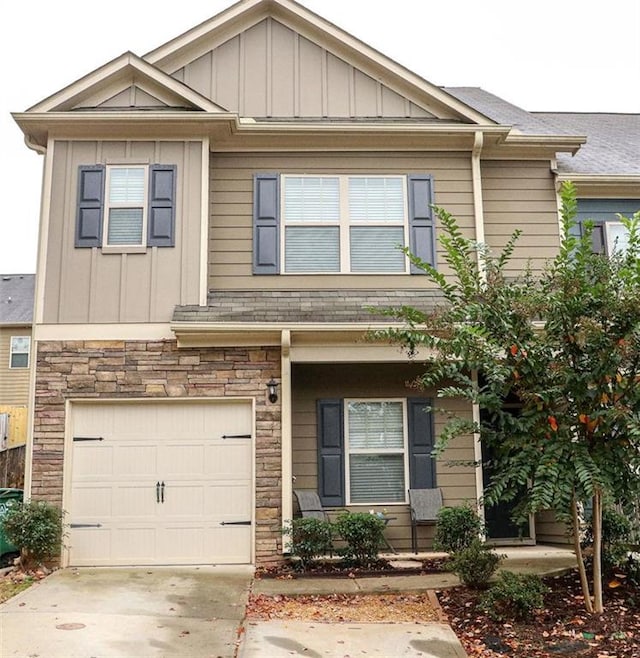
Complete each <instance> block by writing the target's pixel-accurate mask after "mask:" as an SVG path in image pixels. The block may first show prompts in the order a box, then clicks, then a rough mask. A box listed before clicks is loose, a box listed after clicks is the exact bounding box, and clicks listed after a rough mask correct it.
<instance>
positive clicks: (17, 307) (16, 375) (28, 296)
mask: <svg viewBox="0 0 640 658" xmlns="http://www.w3.org/2000/svg"><path fill="white" fill-rule="evenodd" d="M34 279H35V275H33V274H0V451H4V450H6V449H7V448H14V447H17V446H21V445H24V444H25V443H26V442H27V415H28V405H29V372H30V365H31V322H32V319H33V285H34ZM1 475H2V474H1V473H0V476H1Z"/></svg>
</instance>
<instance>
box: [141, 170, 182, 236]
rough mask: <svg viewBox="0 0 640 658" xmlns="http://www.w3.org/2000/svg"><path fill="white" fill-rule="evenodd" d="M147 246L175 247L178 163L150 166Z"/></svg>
mask: <svg viewBox="0 0 640 658" xmlns="http://www.w3.org/2000/svg"><path fill="white" fill-rule="evenodd" d="M147 223H148V230H147V246H149V247H173V246H174V245H175V240H176V237H175V232H176V231H175V226H176V165H158V164H155V165H151V166H150V167H149V217H148V222H147Z"/></svg>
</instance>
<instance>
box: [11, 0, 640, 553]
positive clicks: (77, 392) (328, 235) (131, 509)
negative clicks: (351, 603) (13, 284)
mask: <svg viewBox="0 0 640 658" xmlns="http://www.w3.org/2000/svg"><path fill="white" fill-rule="evenodd" d="M598 116H599V115H598ZM14 117H15V120H16V121H17V123H18V125H19V126H20V128H21V129H22V130H23V132H24V133H25V136H26V139H27V143H28V144H29V145H31V147H32V148H34V149H35V150H37V151H39V152H41V153H43V154H44V157H45V165H44V172H45V173H44V186H43V189H44V196H43V199H42V219H41V226H40V235H41V248H40V255H39V262H38V276H37V286H36V304H35V318H34V325H35V326H34V332H35V335H34V339H35V347H34V354H35V353H36V352H37V366H36V375H35V398H36V406H35V416H34V424H33V442H32V446H31V448H32V449H31V459H30V460H29V462H28V465H27V479H28V483H27V486H28V487H30V490H31V494H32V495H33V496H34V497H36V498H45V499H48V500H51V501H54V502H56V503H58V504H61V505H62V506H63V507H64V509H65V510H66V511H67V512H68V514H69V520H70V522H71V529H70V537H69V541H68V544H69V548H68V550H67V552H66V554H65V557H64V563H65V564H73V565H85V564H94V565H115V564H172V563H173V564H189V563H203V562H209V563H211V562H213V563H225V562H226V563H256V564H267V563H269V562H274V561H277V560H279V559H281V555H282V551H283V544H282V524H283V521H286V520H287V519H289V518H291V517H292V515H293V511H294V510H293V496H292V490H293V488H294V484H293V479H294V478H295V488H311V489H316V490H317V491H318V492H319V493H320V496H321V498H322V501H323V503H324V505H325V506H327V507H328V508H333V509H341V508H343V507H346V508H349V509H352V510H365V511H368V510H369V509H372V508H373V509H376V510H380V509H383V508H386V509H387V510H389V513H390V515H392V516H393V517H394V520H393V521H391V523H390V524H389V527H388V528H387V533H388V536H389V538H390V540H391V542H392V543H393V545H394V546H395V547H396V548H399V549H401V550H408V549H409V547H410V522H409V513H408V505H407V488H409V487H417V488H425V487H435V486H438V487H440V488H441V489H442V491H443V495H444V502H445V504H446V505H457V504H461V503H463V502H464V501H468V500H471V501H474V500H476V499H477V498H478V497H479V496H480V495H481V494H482V490H483V474H482V471H481V469H474V468H469V467H464V466H461V465H458V466H453V467H451V466H447V465H446V464H445V461H446V460H450V459H455V460H459V461H460V462H464V461H472V460H474V459H478V458H479V457H480V454H481V447H480V446H479V445H478V444H477V443H474V440H473V437H471V436H470V437H467V439H465V440H462V439H460V440H457V441H455V442H454V443H452V444H451V445H450V446H449V448H448V449H447V450H446V451H445V453H444V455H442V458H441V459H439V460H438V461H435V462H434V460H432V459H431V457H430V451H431V448H432V446H433V442H434V440H435V437H436V436H437V435H438V432H439V431H440V429H441V427H442V423H443V418H442V417H440V416H435V417H433V416H432V415H431V414H429V413H426V412H425V411H424V407H425V406H426V404H427V403H428V400H429V398H430V396H432V395H433V391H420V390H418V389H416V388H411V387H409V386H408V385H407V383H408V382H411V381H412V380H413V379H414V378H415V377H416V376H417V375H419V374H420V372H421V368H422V366H421V363H420V360H419V358H418V359H416V360H414V361H409V360H408V359H407V357H406V355H405V354H404V353H403V352H402V351H400V350H399V349H398V348H397V347H396V346H393V345H387V344H381V343H373V342H370V341H367V340H366V338H365V337H366V333H367V330H368V329H369V328H376V327H385V326H387V325H388V321H387V320H386V319H385V317H383V316H381V315H380V314H378V315H376V314H375V313H373V312H372V311H371V310H370V309H371V308H373V309H375V308H383V307H388V306H394V305H400V304H410V305H413V306H417V307H420V308H432V307H433V305H434V304H435V303H437V300H438V293H437V290H436V289H434V288H433V287H432V286H431V285H430V284H429V283H428V282H427V281H426V280H425V278H424V276H421V275H420V273H419V272H417V271H415V270H414V269H413V268H412V267H410V265H409V263H408V261H407V259H406V258H405V257H404V256H403V255H402V254H401V253H400V252H399V251H398V250H397V248H396V245H397V244H403V245H406V246H408V247H409V248H410V249H411V250H412V251H413V252H414V253H416V254H417V255H419V256H420V257H421V258H423V259H424V260H426V261H429V262H431V263H434V264H435V265H436V266H437V267H441V264H442V260H443V259H442V254H441V253H440V252H439V248H438V246H437V242H436V240H437V234H438V230H439V227H438V225H437V221H435V219H434V215H433V212H432V209H431V204H432V203H434V202H435V203H436V204H438V205H440V206H444V207H445V208H447V209H448V210H449V211H450V212H452V213H453V214H454V215H456V216H457V217H458V219H459V221H460V223H461V226H462V230H463V231H464V233H465V235H467V236H469V237H472V238H476V239H478V240H481V241H486V242H487V243H488V244H489V245H491V246H492V247H494V248H496V249H500V248H501V247H503V246H504V245H505V244H506V242H507V240H508V239H509V236H510V235H511V233H512V231H513V229H514V228H515V227H516V226H519V227H520V228H521V229H522V230H523V235H522V238H521V239H520V241H519V243H518V246H517V248H516V251H515V254H514V259H513V261H512V266H513V267H514V268H515V269H518V268H520V267H524V266H525V264H526V263H528V262H530V263H531V264H532V266H533V268H535V269H540V268H541V267H542V266H543V264H544V262H545V260H546V259H548V258H551V257H553V256H554V255H555V253H556V252H557V248H558V243H559V220H558V196H557V186H558V180H559V179H560V178H561V177H565V176H566V177H571V173H572V171H571V169H570V167H571V165H572V163H577V162H579V160H580V154H581V153H582V152H583V151H584V152H585V153H586V152H587V151H588V149H589V148H590V142H589V140H588V135H587V131H586V130H584V129H582V127H580V126H578V127H576V128H574V127H573V126H572V125H568V122H567V121H565V119H568V118H569V117H567V116H562V115H560V116H557V115H553V117H548V116H546V115H535V114H529V113H527V112H525V111H523V110H520V109H519V108H514V107H513V106H511V105H509V104H508V103H505V102H504V101H501V100H500V99H496V98H495V97H493V96H490V95H486V94H485V93H484V92H482V90H468V89H467V90H463V89H443V88H440V87H437V86H434V85H432V84H431V83H429V82H427V81H425V80H423V79H422V78H420V77H418V76H417V75H415V74H414V73H412V72H411V71H409V70H407V69H405V68H403V67H402V66H400V65H398V64H397V63H395V62H393V61H391V60H390V59H388V58H387V57H385V56H384V55H382V54H380V53H379V52H377V51H376V50H374V49H372V48H371V47H369V46H367V45H366V44H364V43H362V42H361V41H359V40H357V39H356V38H355V37H353V36H351V35H349V34H347V33H345V32H343V31H342V30H340V29H339V28H338V27H336V26H335V25H333V24H331V23H329V22H327V21H325V20H324V19H322V18H320V17H319V16H317V15H315V14H313V13H312V12H310V11H308V10H307V9H305V8H304V7H303V6H301V5H299V4H297V3H295V2H293V1H292V0H243V1H241V2H239V3H237V4H235V5H233V6H232V7H230V8H229V9H228V10H226V11H224V12H222V13H221V14H219V15H217V16H215V17H214V18H212V19H211V20H209V21H207V22H205V23H203V24H201V25H199V26H198V27H196V28H194V29H193V30H191V31H189V32H187V33H185V34H184V35H182V36H179V37H177V38H176V39H174V40H172V41H170V42H169V43H167V44H165V45H163V46H161V47H159V48H157V49H156V50H154V51H152V52H150V53H148V54H147V55H145V56H144V57H142V58H140V57H137V56H136V55H134V54H132V53H125V54H123V55H122V56H120V57H118V58H116V59H115V60H113V61H111V62H109V63H107V64H105V65H104V66H103V67H102V68H100V69H98V70H97V71H94V72H93V73H90V74H88V75H87V76H85V77H84V78H82V79H81V80H79V81H77V82H74V83H73V84H71V85H69V86H68V87H66V88H64V89H62V90H61V91H59V92H58V93H56V94H54V95H53V96H51V97H49V98H47V99H46V100H44V101H42V102H41V103H39V104H38V105H36V106H34V107H32V108H30V109H29V110H27V111H26V112H23V113H18V114H15V115H14ZM612 120H613V121H614V123H615V122H616V121H617V120H618V119H617V118H616V117H613V119H612ZM630 120H631V121H633V122H634V123H633V125H632V127H631V128H628V130H631V131H634V132H635V133H636V134H635V135H634V136H631V135H629V134H626V133H625V134H624V137H623V138H622V139H621V140H620V141H627V142H628V141H630V140H631V139H632V138H633V139H636V140H637V117H635V118H631V119H630ZM594 121H597V119H595V118H594ZM585 128H586V127H585ZM624 130H627V129H624ZM585 142H586V145H585ZM636 152H637V151H636ZM575 154H577V156H575ZM571 156H575V157H574V158H572V157H571ZM621 164H622V166H623V168H622V169H621V170H619V171H618V170H616V171H611V172H607V173H606V174H600V172H596V174H597V175H600V176H601V178H599V179H598V180H599V181H600V182H601V183H602V185H601V186H600V187H599V183H598V182H596V183H593V181H586V180H585V182H584V190H586V191H587V192H588V193H587V194H586V197H589V198H592V197H593V196H594V195H595V196H603V197H604V198H607V199H614V200H616V199H620V198H624V199H636V200H637V199H640V172H638V171H637V168H636V170H634V171H632V172H629V171H627V170H625V169H624V166H626V165H627V164H628V160H623V161H622V163H621ZM636 166H637V163H636ZM566 167H569V169H568V170H567V169H566ZM614 174H619V175H620V176H619V180H617V183H616V184H617V185H618V187H616V185H612V186H611V187H608V186H607V185H606V181H607V180H608V179H611V180H613V179H615V178H616V175H614ZM627 174H629V175H627ZM623 179H624V180H623ZM580 185H581V187H580V189H582V185H583V184H582V183H580ZM599 190H600V191H602V192H603V194H602V195H598V194H596V193H597V192H598V191H599ZM270 383H271V387H270ZM273 384H276V386H275V387H274V386H273ZM270 388H271V390H270ZM273 388H275V391H274V390H273ZM274 393H275V395H274ZM276 396H277V399H276ZM447 404H449V405H450V408H451V410H452V411H453V410H456V411H458V412H461V413H466V414H468V415H469V416H471V415H472V414H474V413H478V411H479V410H477V409H472V408H471V407H465V406H464V404H463V403H462V402H460V403H459V404H456V403H455V402H448V403H447ZM420 531H421V535H420V545H421V546H422V547H424V546H427V545H429V541H430V540H429V537H430V536H431V534H432V532H433V530H432V528H428V527H425V528H420ZM509 534H512V531H511V530H508V529H507V530H504V531H502V530H500V529H498V530H497V531H496V532H495V533H494V536H495V538H497V539H502V540H505V539H509V537H507V536H505V535H509ZM525 534H528V535H529V538H530V541H533V540H535V539H537V540H538V541H561V540H562V539H563V538H562V535H561V532H560V531H559V530H558V527H557V526H555V525H554V524H553V523H549V522H548V520H541V521H540V522H539V524H538V525H537V526H536V525H534V524H533V523H532V525H531V527H530V528H528V529H527V530H526V532H525ZM501 535H502V536H501ZM511 538H512V539H513V536H512V537H511Z"/></svg>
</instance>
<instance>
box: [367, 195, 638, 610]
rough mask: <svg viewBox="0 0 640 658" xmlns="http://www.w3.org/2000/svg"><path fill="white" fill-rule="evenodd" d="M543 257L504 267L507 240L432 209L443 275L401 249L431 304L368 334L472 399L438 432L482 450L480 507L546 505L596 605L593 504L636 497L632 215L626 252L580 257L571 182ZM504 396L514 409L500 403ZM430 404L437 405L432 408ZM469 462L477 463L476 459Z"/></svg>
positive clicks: (584, 249)
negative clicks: (484, 475) (584, 506)
mask: <svg viewBox="0 0 640 658" xmlns="http://www.w3.org/2000/svg"><path fill="white" fill-rule="evenodd" d="M562 201H563V206H562V220H563V221H562V232H561V233H562V234H561V244H560V250H559V253H558V255H557V257H556V258H555V259H554V260H553V261H552V262H550V263H548V264H547V266H546V267H545V268H544V270H543V271H542V273H538V274H534V273H532V272H531V271H525V272H523V273H522V274H521V275H519V276H517V277H510V276H508V274H507V269H508V268H507V266H508V264H509V261H510V259H511V256H512V253H513V250H514V247H515V245H516V242H517V240H518V237H519V233H520V232H519V231H515V232H514V234H513V235H512V237H511V239H510V240H509V242H508V243H507V246H506V248H505V249H504V250H503V251H502V253H501V254H499V255H494V254H492V253H491V251H490V250H489V249H488V248H487V247H486V246H485V245H483V244H478V243H476V242H474V241H472V240H469V239H467V238H465V237H464V236H463V234H462V232H461V231H460V229H459V227H458V224H457V222H456V220H455V219H454V218H453V217H452V216H451V215H450V214H449V213H447V212H446V211H445V210H443V209H442V208H436V213H437V215H438V217H439V219H440V223H441V225H442V227H443V231H442V233H443V234H442V235H441V237H440V238H439V241H440V243H441V245H442V247H443V249H444V254H445V256H444V257H445V261H446V263H447V264H448V266H449V268H450V270H451V272H452V276H445V275H444V274H443V273H442V272H441V271H437V270H436V269H434V268H433V267H432V266H431V265H430V264H429V263H425V262H423V261H421V260H420V259H418V258H416V257H415V256H413V255H411V254H409V253H408V252H407V255H408V256H409V258H410V259H411V261H412V262H413V263H415V264H416V265H418V266H419V267H420V268H422V269H423V270H424V272H425V273H426V275H427V277H428V278H429V279H430V280H431V281H433V282H435V283H436V284H437V285H438V287H439V288H440V290H441V292H442V296H443V303H442V305H441V306H440V307H439V308H437V309H436V310H435V311H433V312H430V313H423V312H420V311H418V310H417V309H414V308H411V307H403V308H400V309H393V310H389V311H388V312H387V315H388V316H389V317H393V318H395V319H396V320H400V322H401V325H402V328H400V329H398V328H394V329H388V330H386V331H383V332H380V333H379V334H378V337H386V338H390V339H392V340H393V341H396V342H400V343H401V344H402V345H403V346H404V347H405V348H406V349H407V350H408V351H409V353H411V354H415V353H416V351H417V349H418V348H419V347H426V348H430V352H429V353H430V354H432V356H430V357H427V361H426V370H425V373H424V375H423V376H422V377H421V379H420V382H419V384H420V385H422V386H424V387H433V388H435V389H436V391H437V398H440V399H441V398H463V399H465V400H467V401H468V402H469V403H472V404H477V405H479V407H480V409H481V410H482V412H483V413H482V414H481V416H480V420H479V421H476V422H474V421H471V420H469V419H467V418H462V417H459V416H456V415H449V416H448V417H447V422H446V424H445V428H444V431H443V432H442V434H441V436H440V437H439V439H438V445H437V447H436V451H437V452H438V451H442V450H443V448H444V447H445V446H446V445H447V443H448V442H449V441H451V439H453V438H455V437H457V436H460V435H463V434H469V433H477V434H478V435H479V436H480V439H481V440H482V441H483V442H485V443H486V445H487V446H489V447H490V454H491V455H492V457H491V464H490V466H491V471H492V473H493V475H492V479H491V482H490V483H489V485H488V488H487V489H486V491H485V503H486V504H489V505H492V504H495V503H496V502H498V501H510V500H516V499H519V497H521V496H523V490H524V491H525V494H524V496H523V497H522V499H521V500H520V502H519V504H518V506H517V507H516V519H515V520H516V521H522V520H524V519H526V517H527V515H528V514H529V513H533V512H537V511H539V510H547V509H552V510H554V511H555V513H556V515H557V517H558V518H559V519H561V520H563V521H566V522H568V523H569V524H570V527H571V528H572V531H573V537H574V545H575V549H576V553H577V556H578V564H579V567H580V571H581V579H582V586H583V589H584V593H585V605H586V607H587V609H588V610H589V611H592V612H595V613H600V612H602V610H603V601H602V573H601V549H602V509H603V505H605V504H614V503H622V504H624V503H626V502H629V501H634V500H637V498H638V496H640V233H639V227H640V213H636V215H635V216H634V217H633V218H631V219H629V218H621V221H622V222H623V223H624V225H625V226H626V228H627V230H628V234H629V241H628V246H627V247H626V249H622V248H619V249H615V250H614V252H613V254H612V255H610V256H607V255H604V254H598V253H594V251H593V247H592V240H591V232H592V230H593V226H592V225H589V223H587V224H586V227H585V230H584V235H583V236H582V237H576V236H575V235H574V231H573V230H572V229H573V227H574V226H575V222H574V217H575V211H576V201H575V190H574V188H573V186H572V185H571V184H570V183H568V184H565V186H564V187H563V190H562ZM507 400H509V401H513V400H517V402H518V406H519V412H518V413H513V410H512V409H509V408H505V404H504V403H505V401H507ZM435 408H436V409H437V405H435ZM476 466H478V465H477V464H476ZM587 501H592V504H593V537H594V543H593V546H594V556H593V573H592V576H593V587H594V591H593V597H592V595H591V592H590V589H589V583H588V578H587V574H586V570H585V564H584V560H583V556H582V553H581V548H580V528H581V521H580V518H579V514H578V509H579V505H580V504H581V503H584V502H587Z"/></svg>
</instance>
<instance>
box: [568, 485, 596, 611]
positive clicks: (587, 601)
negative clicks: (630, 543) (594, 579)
mask: <svg viewBox="0 0 640 658" xmlns="http://www.w3.org/2000/svg"><path fill="white" fill-rule="evenodd" d="M571 512H572V514H573V547H574V550H575V552H576V558H577V559H578V573H579V574H580V584H581V585H582V595H583V596H584V606H585V608H586V610H587V612H590V613H592V612H593V602H592V600H591V590H590V589H589V581H588V580H587V569H586V567H585V565H584V558H583V557H582V547H581V546H580V519H579V518H578V501H577V500H576V497H575V495H574V497H573V501H572V502H571Z"/></svg>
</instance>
